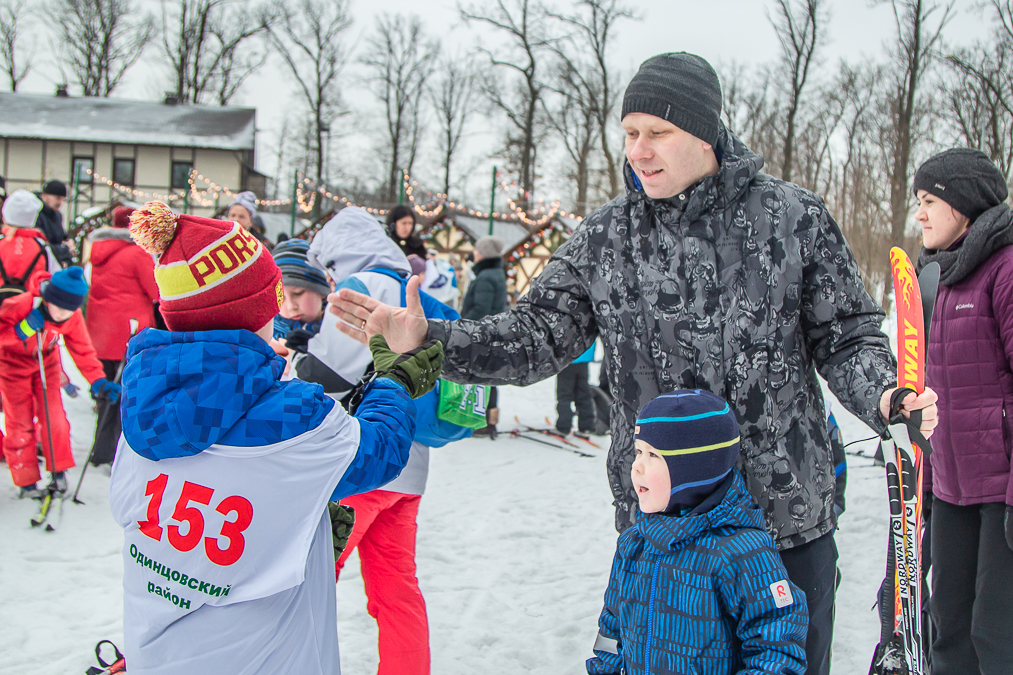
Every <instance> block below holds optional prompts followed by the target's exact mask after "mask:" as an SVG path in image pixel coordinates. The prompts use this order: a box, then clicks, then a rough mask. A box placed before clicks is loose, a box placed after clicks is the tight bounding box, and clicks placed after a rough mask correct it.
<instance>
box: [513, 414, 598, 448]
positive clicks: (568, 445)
mask: <svg viewBox="0 0 1013 675" xmlns="http://www.w3.org/2000/svg"><path fill="white" fill-rule="evenodd" d="M514 419H515V420H516V419H517V418H514ZM517 423H518V424H520V422H519V421H518V422H517ZM520 425H521V426H522V427H524V428H523V429H514V430H513V431H511V432H510V435H511V436H512V437H513V438H522V439H524V440H526V441H533V442H535V443H540V444H542V445H551V446H552V447H554V448H559V449H560V450H567V451H569V452H572V453H573V454H575V455H580V456H581V457H594V456H595V455H591V454H588V453H586V452H584V451H582V450H581V449H580V448H578V447H577V446H575V445H574V444H573V443H570V442H568V441H566V439H564V438H561V437H560V436H559V434H550V433H547V432H546V431H545V430H543V429H535V428H534V427H529V426H525V425H523V424H520ZM531 433H540V434H544V435H546V436H549V437H550V438H553V439H555V440H557V441H562V442H563V443H565V445H560V444H559V443H553V442H552V441H547V440H544V439H541V438H533V437H531V436H525V435H524V434H531Z"/></svg>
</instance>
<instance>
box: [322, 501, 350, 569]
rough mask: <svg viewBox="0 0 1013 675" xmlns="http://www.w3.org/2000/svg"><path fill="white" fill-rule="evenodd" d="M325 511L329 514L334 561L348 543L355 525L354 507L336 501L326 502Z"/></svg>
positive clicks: (336, 560)
mask: <svg viewBox="0 0 1013 675" xmlns="http://www.w3.org/2000/svg"><path fill="white" fill-rule="evenodd" d="M327 511H328V512H329V513H330V515H331V537H332V539H333V540H334V562H338V558H340V557H341V552H342V551H344V550H345V546H347V545H348V538H349V537H350V536H352V526H353V525H355V509H353V508H352V507H351V506H345V505H344V504H339V503H337V502H327Z"/></svg>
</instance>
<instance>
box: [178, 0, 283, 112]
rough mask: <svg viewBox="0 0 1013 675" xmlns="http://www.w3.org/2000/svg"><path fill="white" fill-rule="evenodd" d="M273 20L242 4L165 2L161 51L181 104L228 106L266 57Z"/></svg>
mask: <svg viewBox="0 0 1013 675" xmlns="http://www.w3.org/2000/svg"><path fill="white" fill-rule="evenodd" d="M269 20H270V15H266V14H265V13H264V10H262V11H261V12H260V13H258V12H257V11H251V8H250V7H249V6H248V5H247V4H246V3H243V2H237V0H162V49H163V53H164V57H165V60H166V62H167V64H168V65H169V67H170V69H171V71H172V77H173V85H172V86H173V89H174V90H175V93H176V99H177V100H178V101H179V102H180V103H215V104H217V105H228V103H229V101H230V100H231V99H232V97H233V96H235V94H236V92H237V91H238V90H239V87H240V86H241V85H242V83H243V81H244V80H246V78H247V77H249V76H250V74H251V73H253V71H254V70H256V69H257V68H259V67H260V66H261V65H263V63H264V61H265V60H266V58H267V52H266V50H265V49H261V48H258V45H256V43H255V41H254V40H253V38H255V37H256V36H258V35H260V34H262V33H263V32H264V31H265V30H266V23H267V22H269Z"/></svg>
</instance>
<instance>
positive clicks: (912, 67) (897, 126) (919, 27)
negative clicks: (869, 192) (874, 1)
mask: <svg viewBox="0 0 1013 675" xmlns="http://www.w3.org/2000/svg"><path fill="white" fill-rule="evenodd" d="M883 1H886V2H889V3H890V6H891V8H892V9H893V16H894V23H895V26H896V29H897V34H896V43H895V45H894V49H893V53H892V58H893V61H894V68H893V69H892V75H891V80H890V82H889V84H888V87H889V91H888V92H887V93H886V96H885V98H886V100H885V105H884V108H885V109H886V110H888V111H889V114H888V116H887V118H886V119H885V120H884V121H883V124H882V125H881V141H880V142H881V144H882V147H883V148H884V152H885V153H886V175H887V178H888V179H889V183H890V242H891V244H892V245H894V246H904V245H905V244H906V243H907V242H906V241H905V231H906V230H907V223H908V215H909V213H910V209H911V197H910V194H911V193H910V175H911V169H912V149H913V147H914V145H915V142H916V141H917V140H918V137H919V133H920V129H919V124H920V123H921V121H922V120H923V119H924V118H925V116H924V114H923V111H924V102H923V101H922V100H920V99H921V98H924V97H921V96H919V94H921V93H922V85H923V82H924V78H925V75H926V72H927V70H928V68H929V67H930V66H931V54H932V51H933V49H934V48H935V47H936V46H937V45H938V44H939V42H940V38H941V36H942V32H943V28H945V26H946V24H947V23H948V22H949V19H950V17H951V15H952V10H953V2H952V1H951V2H948V3H947V4H945V5H944V4H941V3H939V2H935V1H934V0H883Z"/></svg>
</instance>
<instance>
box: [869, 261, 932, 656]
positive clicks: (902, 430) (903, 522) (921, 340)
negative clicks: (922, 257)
mask: <svg viewBox="0 0 1013 675" xmlns="http://www.w3.org/2000/svg"><path fill="white" fill-rule="evenodd" d="M890 267H891V269H892V271H893V284H894V289H895V296H896V298H895V304H896V305H897V353H898V359H897V386H898V390H897V391H896V392H894V394H893V396H892V398H891V400H890V424H889V427H888V433H887V435H886V436H885V437H884V438H883V440H882V441H881V445H882V449H883V457H884V460H885V462H886V484H887V491H888V493H889V496H890V535H889V548H888V552H887V564H886V578H885V579H884V581H883V585H882V586H881V587H880V591H879V614H880V621H881V632H880V642H879V644H878V645H876V650H875V653H874V654H873V658H872V664H871V665H870V666H869V673H870V675H924V674H925V673H926V671H927V662H926V654H925V649H924V644H923V641H922V570H921V537H922V505H923V504H922V460H923V458H924V457H926V456H928V454H929V453H931V452H932V447H931V446H930V445H929V443H928V441H927V440H926V439H925V437H924V436H922V434H921V431H920V430H919V427H920V426H921V411H912V412H911V417H910V419H909V418H906V417H904V416H903V415H902V414H901V413H900V406H901V401H902V399H903V398H904V397H905V396H906V395H907V394H908V393H910V392H912V391H913V392H915V393H916V394H920V393H921V392H922V391H923V390H924V389H925V347H926V345H927V344H928V321H927V320H924V319H930V318H931V307H932V304H933V303H934V302H935V296H936V287H937V285H938V282H939V266H938V265H936V264H932V265H928V266H927V267H926V268H925V270H924V271H923V272H922V279H921V280H920V281H921V284H922V287H921V288H919V283H918V281H919V280H916V278H915V271H914V266H913V265H912V264H911V260H910V259H909V258H908V256H907V254H906V253H905V252H904V251H903V250H902V249H900V248H893V249H891V251H890ZM923 302H924V303H925V305H926V306H927V307H928V308H929V310H928V311H926V309H925V308H924V307H923Z"/></svg>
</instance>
